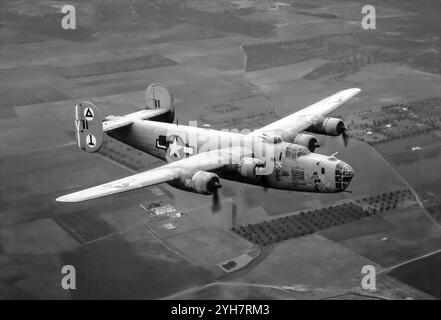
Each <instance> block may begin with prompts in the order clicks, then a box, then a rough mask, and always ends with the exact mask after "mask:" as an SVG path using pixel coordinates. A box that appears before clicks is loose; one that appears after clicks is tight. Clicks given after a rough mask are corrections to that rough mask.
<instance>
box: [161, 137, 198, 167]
mask: <svg viewBox="0 0 441 320" xmlns="http://www.w3.org/2000/svg"><path fill="white" fill-rule="evenodd" d="M156 148H158V149H162V150H165V157H166V159H167V161H168V162H171V161H177V160H180V159H184V158H187V157H189V156H192V155H193V154H194V149H193V147H190V146H188V144H186V143H184V141H183V140H182V138H181V137H179V136H176V135H172V136H169V137H166V136H163V135H160V136H159V137H158V139H156Z"/></svg>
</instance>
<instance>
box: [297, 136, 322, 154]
mask: <svg viewBox="0 0 441 320" xmlns="http://www.w3.org/2000/svg"><path fill="white" fill-rule="evenodd" d="M291 140H292V141H291V142H292V143H295V144H299V145H302V146H305V147H307V148H308V149H309V151H311V152H314V150H315V148H317V147H318V144H317V138H316V137H314V136H313V135H312V134H307V133H299V134H296V135H295V136H294V137H293V139H291Z"/></svg>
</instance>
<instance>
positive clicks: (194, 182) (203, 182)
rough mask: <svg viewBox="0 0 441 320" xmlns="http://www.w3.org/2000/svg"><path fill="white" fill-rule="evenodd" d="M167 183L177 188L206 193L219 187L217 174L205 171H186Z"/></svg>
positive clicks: (211, 192) (210, 192)
mask: <svg viewBox="0 0 441 320" xmlns="http://www.w3.org/2000/svg"><path fill="white" fill-rule="evenodd" d="M169 184H170V185H171V186H173V187H175V188H177V189H181V190H185V191H190V192H195V193H200V194H206V195H209V194H213V193H215V192H216V190H217V189H219V188H220V187H221V184H220V179H219V176H218V175H217V174H215V173H211V172H207V171H188V172H187V173H184V174H182V175H181V176H180V177H179V178H178V179H177V180H174V181H171V182H169Z"/></svg>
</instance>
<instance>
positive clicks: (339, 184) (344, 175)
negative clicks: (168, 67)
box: [335, 161, 354, 191]
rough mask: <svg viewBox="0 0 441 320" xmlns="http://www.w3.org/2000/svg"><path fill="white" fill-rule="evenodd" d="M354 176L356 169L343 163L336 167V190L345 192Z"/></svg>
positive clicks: (338, 163)
mask: <svg viewBox="0 0 441 320" xmlns="http://www.w3.org/2000/svg"><path fill="white" fill-rule="evenodd" d="M353 176H354V169H352V167H351V166H350V165H348V164H347V163H345V162H343V161H339V162H337V164H336V165H335V188H336V189H337V190H338V191H345V190H346V188H347V187H348V186H349V183H350V182H351V180H352V177H353Z"/></svg>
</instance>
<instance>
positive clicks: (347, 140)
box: [341, 128, 349, 147]
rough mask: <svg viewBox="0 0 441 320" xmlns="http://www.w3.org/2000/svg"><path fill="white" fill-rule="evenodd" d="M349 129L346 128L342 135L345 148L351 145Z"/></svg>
mask: <svg viewBox="0 0 441 320" xmlns="http://www.w3.org/2000/svg"><path fill="white" fill-rule="evenodd" d="M347 130H348V129H347V128H344V130H343V132H342V133H341V136H342V138H343V144H344V145H345V147H347V146H348V143H349V135H348V133H347Z"/></svg>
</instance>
